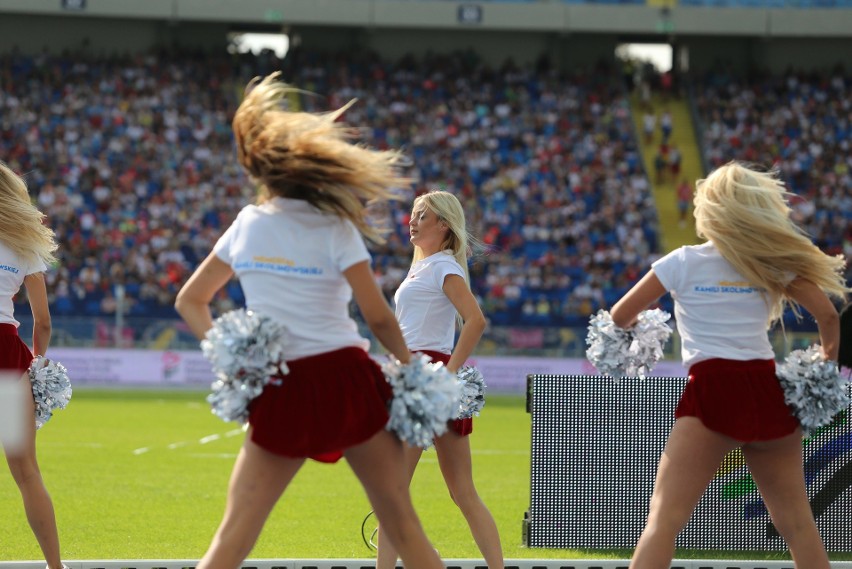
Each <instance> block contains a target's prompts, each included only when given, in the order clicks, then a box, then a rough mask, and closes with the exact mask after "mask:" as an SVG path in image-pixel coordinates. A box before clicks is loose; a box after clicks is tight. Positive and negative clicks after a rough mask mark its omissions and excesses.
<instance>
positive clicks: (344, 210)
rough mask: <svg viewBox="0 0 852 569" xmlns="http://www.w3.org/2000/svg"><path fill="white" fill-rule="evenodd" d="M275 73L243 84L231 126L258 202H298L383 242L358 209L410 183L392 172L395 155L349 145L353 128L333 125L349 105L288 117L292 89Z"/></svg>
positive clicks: (395, 168)
mask: <svg viewBox="0 0 852 569" xmlns="http://www.w3.org/2000/svg"><path fill="white" fill-rule="evenodd" d="M279 75H280V72H275V73H272V74H271V75H269V76H267V77H266V78H263V79H261V78H259V77H257V78H255V79H253V80H252V81H251V82H250V83H249V84H248V86H247V87H246V95H245V98H244V99H243V102H242V104H240V106H239V108H238V109H237V112H236V114H235V115H234V120H233V123H232V126H233V129H234V136H235V138H236V142H237V158H238V160H239V162H240V164H242V166H243V167H244V168H245V169H246V171H247V172H248V174H249V175H250V176H251V177H252V178H253V179H254V180H255V181H257V182H258V183H259V184H260V196H259V198H260V201H265V200H267V199H269V198H270V197H272V196H280V197H289V198H296V199H302V200H305V201H307V202H309V203H310V204H312V205H313V206H314V207H316V208H318V209H319V210H321V211H324V212H327V213H331V214H334V215H337V216H338V217H342V218H345V219H349V220H350V221H352V223H354V224H355V226H356V227H357V228H358V230H359V231H360V232H361V233H362V234H363V235H364V236H365V237H367V238H369V239H371V240H373V241H376V242H382V241H383V239H382V237H381V236H380V234H379V232H378V230H377V229H376V228H375V227H373V226H372V225H371V224H370V222H369V220H368V217H367V214H366V212H365V207H364V206H365V205H370V204H374V203H377V202H379V201H382V200H388V199H400V197H399V196H398V195H396V194H394V193H392V192H391V189H392V188H401V187H407V186H409V185H410V183H411V181H410V180H409V179H408V178H406V177H404V176H402V175H401V174H400V173H399V166H400V164H401V155H400V154H399V153H398V152H394V151H379V150H374V149H370V148H366V147H363V146H358V145H355V144H352V143H351V142H349V141H350V139H352V138H353V136H354V130H353V129H351V128H349V127H347V126H346V125H344V124H342V123H340V122H337V120H338V119H339V118H340V117H341V115H343V113H344V112H345V111H346V109H348V108H349V107H350V106H351V105H352V104H354V102H355V101H354V100H353V101H350V102H349V103H348V104H346V105H344V106H343V107H341V108H340V109H338V110H336V111H332V112H329V113H317V114H314V113H308V112H294V111H288V110H287V109H286V108H285V106H284V101H285V100H286V99H287V96H288V95H289V94H291V93H293V92H294V91H298V90H297V89H294V88H293V87H291V86H289V85H286V84H285V83H282V82H280V81H278V77H279Z"/></svg>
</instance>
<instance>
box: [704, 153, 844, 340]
mask: <svg viewBox="0 0 852 569" xmlns="http://www.w3.org/2000/svg"><path fill="white" fill-rule="evenodd" d="M789 195H790V194H789V192H787V191H786V190H785V189H784V183H783V182H782V181H781V180H779V179H778V177H777V175H776V174H775V173H773V172H769V173H766V172H758V171H756V170H753V169H751V168H748V167H746V166H745V165H743V164H740V163H738V162H729V163H728V164H725V165H724V166H722V167H720V168H718V169H717V170H715V171H713V172H712V173H711V174H710V175H709V176H708V177H707V178H705V179H703V180H699V181H698V182H697V183H696V193H695V200H694V204H695V229H696V232H697V233H698V236H699V237H703V238H705V239H709V240H710V241H712V242H713V244H714V245H715V246H716V248H717V249H718V250H719V252H720V253H721V254H722V256H723V257H724V258H725V259H726V260H727V261H728V262H729V263H731V265H733V266H734V268H735V269H736V270H737V271H738V272H739V273H740V274H742V275H743V276H744V277H745V278H746V279H747V280H748V281H749V283H751V285H752V286H756V287H759V288H762V289H763V290H764V291H765V294H766V296H767V303H768V306H769V310H770V315H769V322H767V325H771V324H772V323H773V322H775V321H776V320H778V319H780V318H781V316H782V314H783V311H784V308H785V306H786V305H790V306H791V307H792V308H793V310H794V311H795V312H796V314H797V315H798V314H799V312H798V306H796V304H795V303H794V302H793V301H792V299H790V298H789V297H788V296H787V294H786V288H787V285H788V284H789V283H790V278H791V276H798V277H801V278H803V279H806V280H808V281H810V282H812V283H814V284H815V285H817V286H818V287H819V288H820V289H822V290H823V291H824V292H825V293H826V294H828V295H830V296H835V297H838V298H840V299H843V298H845V296H846V294H847V293H848V292H849V290H850V289H849V288H848V287H847V286H846V282H845V281H844V277H843V270H844V267H845V265H846V262H845V260H844V258H843V256H842V255H837V256H834V257H832V256H830V255H826V254H825V253H823V252H822V251H821V250H820V249H819V248H818V247H817V246H816V245H814V243H813V242H812V241H811V239H810V238H809V237H808V236H807V234H806V233H805V232H804V231H803V230H802V229H801V228H800V227H798V226H797V225H796V224H795V223H794V222H793V220H792V219H791V218H790V213H791V208H790V206H789V204H788V202H787V196H789Z"/></svg>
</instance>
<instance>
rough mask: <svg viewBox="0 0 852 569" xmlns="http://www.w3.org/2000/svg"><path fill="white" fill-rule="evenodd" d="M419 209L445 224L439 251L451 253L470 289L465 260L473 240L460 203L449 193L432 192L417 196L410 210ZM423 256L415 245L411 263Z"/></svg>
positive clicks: (421, 251) (469, 252)
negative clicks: (431, 213)
mask: <svg viewBox="0 0 852 569" xmlns="http://www.w3.org/2000/svg"><path fill="white" fill-rule="evenodd" d="M420 207H426V208H428V209H429V210H431V211H432V212H433V213H434V214H435V215H436V216H438V220H439V221H443V222H444V223H446V224H447V228H448V229H449V231H448V232H447V237H446V238H445V239H444V242H443V243H441V251H447V250H449V251H451V252H452V254H453V257H454V258H455V260H456V262H458V264H459V265H461V268H462V270H463V271H464V280H465V282H466V283H467V286H468V288H470V272H469V271H468V267H467V260H468V258H469V257H470V255H471V245H472V244H473V243H474V242H475V240H474V239H473V237H472V236H471V235H470V234H469V233H468V232H467V224H466V223H465V219H464V209H463V208H462V205H461V202H459V199H458V198H457V197H456V196H454V195H453V194H451V193H450V192H446V191H444V190H434V191H431V192H427V193H425V194H421V195H419V196H417V198H416V199H415V200H414V205H413V206H412V207H411V209H412V210H413V211H416V210H417V209H419V208H420ZM425 256H426V255H425V254H424V253H423V249H421V248H420V247H418V246H417V245H415V246H414V256H413V257H412V260H411V263H412V264H414V263H416V262H417V261H419V260H421V259H423V258H425Z"/></svg>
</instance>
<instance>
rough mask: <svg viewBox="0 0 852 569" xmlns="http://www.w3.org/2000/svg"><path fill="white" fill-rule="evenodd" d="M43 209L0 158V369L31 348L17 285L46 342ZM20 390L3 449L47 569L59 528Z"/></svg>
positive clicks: (17, 365)
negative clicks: (16, 418)
mask: <svg viewBox="0 0 852 569" xmlns="http://www.w3.org/2000/svg"><path fill="white" fill-rule="evenodd" d="M43 221H44V214H42V213H41V212H40V211H39V210H38V209H36V208H35V207H34V206H33V203H32V200H31V199H30V195H29V192H28V191H27V186H26V184H25V183H24V181H23V180H22V179H21V178H20V177H19V176H18V175H16V174H15V173H14V172H12V170H11V169H10V168H9V167H8V166H6V165H5V164H3V163H2V162H0V371H5V372H12V373H13V374H14V375H17V376H21V375H22V374H25V373H26V371H27V369H28V368H29V367H30V363H32V361H33V353H32V352H30V350H29V348H28V347H27V345H26V344H24V342H23V341H22V340H21V338H20V336H18V326H19V324H20V323H19V322H18V321H17V320H15V317H14V305H13V303H12V298H13V297H14V296H15V294H17V293H18V291H19V290H20V288H21V285H22V284H23V285H24V287H26V289H27V298H28V299H29V303H30V309H31V310H32V313H33V352H35V354H36V355H41V356H43V355H45V353H46V352H47V347H48V345H49V344H50V334H51V323H50V311H49V309H48V304H47V289H46V287H45V284H44V271H46V270H47V266H48V265H49V264H51V263H53V262H54V261H55V258H54V256H53V252H54V251H56V248H57V245H56V238H55V236H54V234H53V230H51V229H50V228H48V227H47V226H46V225H44V223H43ZM19 381H20V384H21V389H22V390H25V391H26V392H27V394H28V395H27V397H29V399H30V400H32V401H33V405H27V406H26V409H25V413H24V416H25V418H26V423H25V428H26V431H25V433H24V442H23V445H21V446H20V447H16V448H15V449H14V450H13V449H4V451H5V454H6V462H7V463H8V464H9V470H11V471H12V477H13V478H14V479H15V483H16V484H17V485H18V489H19V490H20V491H21V497H22V498H23V501H24V510H25V511H26V514H27V521H28V522H29V524H30V528H32V531H33V534H35V537H36V540H37V541H38V544H39V547H41V551H42V554H43V555H44V558H45V560H46V561H47V567H48V569H61V568H62V567H64V565H63V564H62V558H61V556H60V553H59V532H58V531H57V529H56V516H55V515H54V512H53V502H52V501H51V499H50V495H49V494H48V492H47V489H46V488H45V486H44V481H43V480H42V477H41V472H40V470H39V466H38V460H37V459H36V446H35V439H36V437H35V434H36V420H35V402H34V400H33V399H32V397H33V396H32V389H31V388H30V382H29V379H28V378H27V377H22V378H21V379H20V380H19Z"/></svg>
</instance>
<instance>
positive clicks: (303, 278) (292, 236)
mask: <svg viewBox="0 0 852 569" xmlns="http://www.w3.org/2000/svg"><path fill="white" fill-rule="evenodd" d="M214 251H215V252H216V254H217V255H218V256H219V258H220V259H222V260H223V261H225V262H226V263H228V264H229V265H230V266H231V267H232V268H233V270H234V272H235V273H236V275H237V276H238V277H239V279H240V284H241V285H242V287H243V292H244V293H245V297H246V306H247V307H248V308H250V309H253V310H256V311H257V312H258V313H261V314H264V315H267V316H269V317H271V318H273V319H275V320H276V321H277V322H279V323H280V324H282V325H284V326H285V327H286V328H287V329H288V331H289V334H288V339H287V346H286V348H285V353H286V357H287V359H295V358H300V357H305V356H310V355H314V354H318V353H322V352H328V351H332V350H336V349H339V348H342V347H347V346H356V347H361V348H363V349H367V348H368V346H369V343H368V342H367V341H366V340H365V339H363V338H362V337H361V336H360V335H359V334H358V329H357V325H356V324H355V322H354V320H352V318H350V316H349V302H350V301H351V299H352V289H351V288H350V286H349V284H348V283H347V282H346V279H345V278H344V276H343V271H344V270H346V269H347V268H349V267H351V266H352V265H354V264H355V263H358V262H362V261H366V260H369V258H370V256H369V253H368V252H367V249H366V246H365V245H364V242H363V239H362V238H361V236H360V234H359V233H358V230H357V229H356V228H355V226H354V225H353V224H352V223H351V222H349V221H346V220H342V219H340V218H338V217H336V216H333V215H329V214H324V213H322V212H320V211H318V210H316V209H315V208H314V207H313V206H311V205H310V204H309V203H307V202H306V201H303V200H296V199H285V198H273V199H271V200H270V201H268V202H266V203H264V204H263V205H260V206H254V205H251V206H248V207H246V208H244V209H243V210H242V211H241V212H240V214H239V215H238V216H237V219H236V220H235V221H234V223H233V225H232V226H231V227H230V228H229V229H228V230H227V231H226V232H225V234H224V235H223V236H222V238H221V240H220V241H219V243H217V245H216V247H215V249H214Z"/></svg>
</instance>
